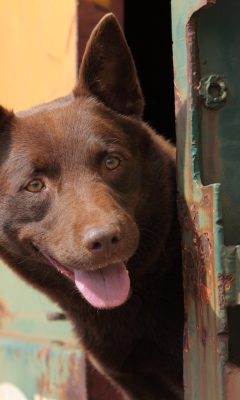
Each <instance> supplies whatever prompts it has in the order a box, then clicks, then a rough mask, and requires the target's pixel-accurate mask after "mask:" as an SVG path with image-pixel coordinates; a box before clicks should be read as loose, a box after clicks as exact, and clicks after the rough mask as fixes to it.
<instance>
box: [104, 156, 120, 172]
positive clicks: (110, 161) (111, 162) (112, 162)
mask: <svg viewBox="0 0 240 400" xmlns="http://www.w3.org/2000/svg"><path fill="white" fill-rule="evenodd" d="M119 164H120V159H119V158H117V157H108V158H107V159H106V168H107V169H109V170H111V171H112V170H113V169H116V168H117V167H118V166H119Z"/></svg>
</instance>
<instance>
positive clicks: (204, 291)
mask: <svg viewBox="0 0 240 400" xmlns="http://www.w3.org/2000/svg"><path fill="white" fill-rule="evenodd" d="M200 297H201V300H202V302H203V303H205V304H209V303H210V297H211V290H210V289H209V288H208V287H207V286H205V285H200Z"/></svg>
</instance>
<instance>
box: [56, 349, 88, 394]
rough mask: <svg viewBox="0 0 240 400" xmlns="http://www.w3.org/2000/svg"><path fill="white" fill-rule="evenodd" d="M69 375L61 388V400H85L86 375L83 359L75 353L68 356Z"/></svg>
mask: <svg viewBox="0 0 240 400" xmlns="http://www.w3.org/2000/svg"><path fill="white" fill-rule="evenodd" d="M68 366H69V375H68V380H67V382H65V383H63V384H62V385H61V388H60V393H59V397H58V399H59V400H69V399H71V400H85V399H86V391H85V377H84V376H83V369H82V360H81V359H78V358H77V357H76V354H75V353H72V354H70V356H69V358H68Z"/></svg>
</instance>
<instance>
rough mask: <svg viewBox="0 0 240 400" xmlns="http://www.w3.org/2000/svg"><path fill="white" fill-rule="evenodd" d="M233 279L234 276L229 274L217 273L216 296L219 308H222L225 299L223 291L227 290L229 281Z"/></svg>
mask: <svg viewBox="0 0 240 400" xmlns="http://www.w3.org/2000/svg"><path fill="white" fill-rule="evenodd" d="M233 280H234V277H233V276H232V275H230V274H222V273H220V272H219V273H218V298H219V308H220V310H224V308H225V304H226V299H225V291H226V290H229V289H230V287H231V282H232V281H233Z"/></svg>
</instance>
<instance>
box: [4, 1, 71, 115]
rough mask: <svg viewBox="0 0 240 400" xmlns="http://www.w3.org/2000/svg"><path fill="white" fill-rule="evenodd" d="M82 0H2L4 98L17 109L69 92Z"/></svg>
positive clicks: (9, 106) (6, 105) (11, 106)
mask: <svg viewBox="0 0 240 400" xmlns="http://www.w3.org/2000/svg"><path fill="white" fill-rule="evenodd" d="M76 3H77V2H76V0H7V1H6V0H0V54H1V55H0V104H1V105H3V106H5V107H8V108H13V109H14V111H19V110H21V109H26V108H29V107H30V106H32V105H35V104H38V103H42V102H46V101H49V100H52V99H54V98H56V97H59V96H62V95H65V94H67V93H69V92H70V90H71V89H72V88H73V86H74V84H75V80H76V76H77V71H76V65H77V61H76V51H77V39H76V38H77V34H76V20H77V17H76Z"/></svg>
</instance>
